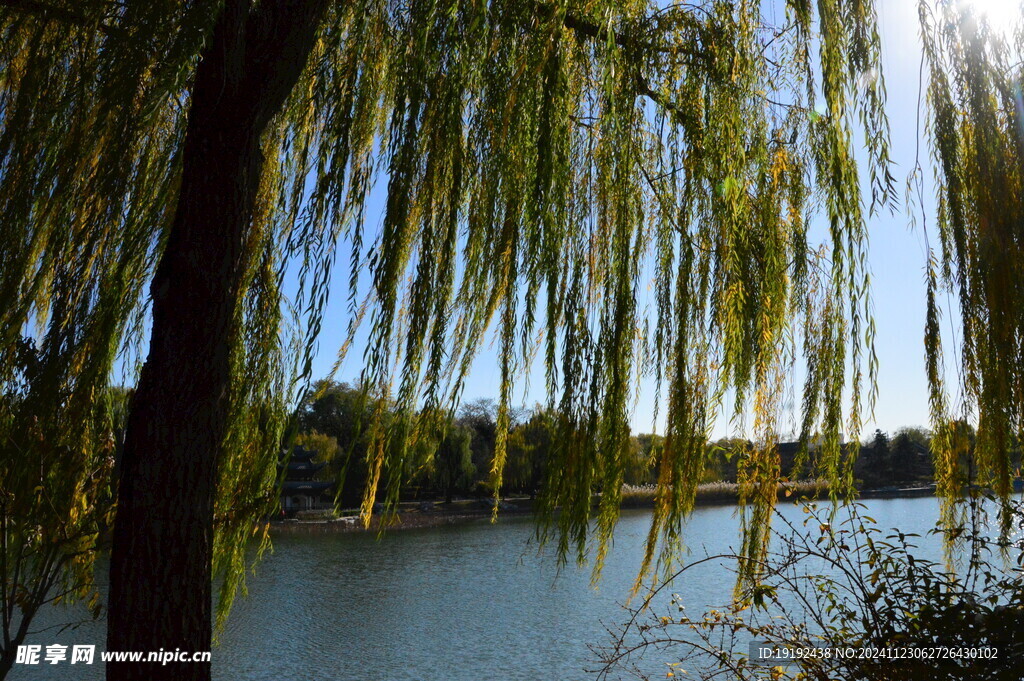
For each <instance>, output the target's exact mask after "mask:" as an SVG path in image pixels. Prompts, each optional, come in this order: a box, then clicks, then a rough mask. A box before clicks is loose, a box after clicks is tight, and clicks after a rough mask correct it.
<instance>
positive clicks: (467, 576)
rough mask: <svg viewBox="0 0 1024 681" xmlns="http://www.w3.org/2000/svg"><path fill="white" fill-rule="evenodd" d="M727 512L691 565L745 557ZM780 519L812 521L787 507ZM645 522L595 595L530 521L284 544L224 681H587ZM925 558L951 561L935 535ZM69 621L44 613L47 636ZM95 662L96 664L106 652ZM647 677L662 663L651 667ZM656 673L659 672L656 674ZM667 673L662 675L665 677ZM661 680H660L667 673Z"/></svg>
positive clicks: (628, 579) (693, 533) (53, 671)
mask: <svg viewBox="0 0 1024 681" xmlns="http://www.w3.org/2000/svg"><path fill="white" fill-rule="evenodd" d="M864 503H865V504H866V506H867V508H866V509H865V510H864V511H863V512H864V513H866V514H868V515H870V516H872V517H874V518H875V519H876V520H877V521H878V524H879V526H880V527H882V528H890V527H895V528H899V529H900V530H901V531H904V532H918V533H922V534H923V533H925V532H927V530H928V529H930V528H931V527H932V526H933V525H934V523H935V519H936V518H937V516H938V501H937V500H936V499H934V498H931V497H924V498H911V499H876V500H869V501H866V502H864ZM735 510H736V509H735V507H733V506H713V507H703V508H698V509H697V510H696V511H695V512H694V514H693V516H692V517H691V519H690V520H689V522H688V525H687V527H686V530H685V533H684V536H685V538H686V542H687V545H688V546H689V547H690V553H689V558H688V559H689V560H691V561H693V560H696V559H698V558H701V557H703V556H705V555H708V554H718V553H724V552H728V551H730V549H732V548H734V547H736V546H738V520H737V518H736V516H735ZM782 513H783V514H784V515H785V516H786V517H789V518H792V519H794V520H798V519H801V518H803V517H805V516H804V515H803V513H802V512H801V511H800V509H799V508H797V507H795V506H794V505H792V504H787V505H784V506H783V508H782ZM649 519H650V514H649V512H647V511H627V512H624V513H623V516H622V519H621V521H620V523H619V526H618V528H617V530H616V533H615V540H614V545H613V547H612V548H611V550H610V551H609V554H608V557H607V560H606V563H605V568H604V570H603V572H602V577H601V580H600V582H599V583H598V584H597V587H596V588H595V587H593V586H592V585H591V581H590V571H589V569H588V568H582V569H580V568H577V567H576V566H575V565H569V566H568V567H565V568H563V569H562V570H561V571H559V570H558V567H557V563H556V560H555V556H554V552H553V550H549V549H545V550H543V551H541V552H538V550H537V547H536V545H535V544H532V543H530V540H531V538H532V537H533V531H534V525H533V522H532V520H531V519H529V518H522V517H509V518H502V519H499V522H498V523H497V524H491V523H489V522H487V521H480V522H472V523H468V524H462V525H449V526H444V527H438V528H430V529H418V530H402V531H393V532H390V533H389V534H387V535H386V536H385V537H384V538H383V539H380V540H378V539H377V538H376V537H375V536H374V535H368V534H343V533H337V534H335V533H317V534H291V533H289V534H278V535H275V536H274V552H273V553H272V554H268V555H267V556H266V557H265V558H264V560H263V561H262V562H261V563H260V564H259V566H258V567H257V570H256V573H255V575H251V576H250V577H249V580H248V583H249V596H248V597H247V598H242V597H240V598H239V599H238V600H237V601H236V605H235V608H234V610H233V612H232V615H231V618H230V620H229V622H228V624H227V627H226V630H225V631H224V632H223V634H222V636H221V640H220V644H219V645H218V646H217V647H215V648H214V650H213V670H214V678H217V679H231V680H232V681H235V680H238V681H270V680H273V681H279V680H281V679H337V680H348V679H353V680H361V681H407V680H408V681H412V680H417V681H432V680H435V679H436V680H438V681H441V680H444V681H478V680H479V679H482V678H502V679H522V680H524V681H533V680H542V679H543V680H551V679H560V680H569V681H574V680H576V679H587V678H593V675H592V674H588V673H587V671H586V670H587V669H593V668H594V667H595V666H596V662H595V660H596V655H595V654H594V653H593V652H592V651H591V649H590V647H589V646H591V645H605V644H608V643H609V642H610V640H611V638H610V635H609V633H608V631H607V629H606V627H611V628H615V627H617V626H618V625H620V624H621V623H622V622H624V621H625V620H626V619H627V617H628V613H627V612H626V611H625V610H624V609H623V608H622V603H623V602H625V600H626V599H627V598H628V596H629V591H630V587H631V586H632V584H633V580H634V578H635V576H636V572H637V569H638V568H639V565H640V560H641V557H642V549H643V542H644V539H645V537H646V533H647V529H648V524H649ZM919 541H920V543H921V550H920V553H919V555H921V556H922V557H928V558H931V559H933V560H937V559H940V558H941V553H942V550H941V545H940V543H939V541H938V540H936V539H935V538H933V537H925V538H922V539H921V540H919ZM733 580H734V576H733V574H732V573H731V572H730V571H729V569H727V566H723V565H722V564H720V563H717V562H713V563H708V564H705V565H702V566H699V567H698V568H695V569H694V570H693V571H691V572H688V573H687V574H686V575H685V578H684V579H682V580H680V581H678V582H677V583H675V584H673V585H672V587H671V589H670V590H668V591H666V594H665V598H664V599H663V600H664V601H665V602H664V603H658V602H655V603H654V606H655V607H656V608H657V607H659V606H661V607H667V605H668V599H669V597H670V595H671V593H678V594H680V595H681V596H682V598H683V600H684V602H685V603H686V605H687V611H688V612H690V613H691V614H696V613H699V612H701V611H702V610H703V609H704V608H706V607H708V606H722V605H725V604H726V603H728V601H729V598H730V595H731V590H732V587H733V583H734V582H733ZM71 614H72V613H69V612H67V611H63V610H56V611H55V612H50V613H47V616H46V617H45V618H44V621H43V622H42V623H43V624H52V623H56V622H57V621H59V620H60V618H65V619H66V618H68V617H69V616H70V615H71ZM104 638H105V634H104V624H103V622H102V621H100V622H89V623H86V624H84V625H82V626H81V627H79V628H78V629H76V630H73V631H66V632H63V633H60V634H57V633H55V632H53V631H49V632H44V633H41V634H39V635H37V636H35V637H34V639H33V641H32V642H33V643H38V644H42V645H44V646H45V645H46V644H50V643H58V642H59V643H65V644H95V645H96V646H97V650H102V649H103V647H104V646H103V643H104ZM97 660H98V654H97ZM651 664H652V665H655V666H657V665H663V664H664V662H663V661H660V660H653V661H652V662H651ZM655 668H657V667H655ZM660 668H661V669H662V670H663V669H664V667H663V666H661V667H660ZM102 672H103V668H102V665H101V664H99V662H98V661H97V662H96V663H94V664H93V665H91V666H90V665H82V664H77V665H71V664H69V663H67V662H63V663H59V664H58V665H52V666H51V665H40V666H37V667H31V666H25V665H16V666H15V668H14V670H13V671H12V673H11V675H10V677H9V678H10V679H11V681H28V680H30V679H32V680H34V679H100V678H102V676H103V674H102ZM662 676H663V675H662Z"/></svg>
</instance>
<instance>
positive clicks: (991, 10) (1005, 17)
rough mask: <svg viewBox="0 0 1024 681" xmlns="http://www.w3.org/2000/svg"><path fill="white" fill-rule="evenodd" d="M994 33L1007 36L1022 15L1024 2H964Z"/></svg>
mask: <svg viewBox="0 0 1024 681" xmlns="http://www.w3.org/2000/svg"><path fill="white" fill-rule="evenodd" d="M965 2H966V4H969V5H970V6H971V7H973V8H974V10H975V11H976V12H977V13H978V14H980V15H981V16H982V17H984V19H985V20H986V21H987V22H988V25H989V27H991V28H992V29H993V30H994V31H998V32H1000V33H1003V34H1006V35H1009V34H1010V33H1012V32H1013V28H1014V27H1015V26H1016V25H1017V24H1019V23H1020V20H1021V17H1022V15H1024V0H965Z"/></svg>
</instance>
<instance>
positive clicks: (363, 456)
mask: <svg viewBox="0 0 1024 681" xmlns="http://www.w3.org/2000/svg"><path fill="white" fill-rule="evenodd" d="M377 407H379V404H378V403H376V402H375V401H374V400H372V399H370V398H368V397H367V396H366V395H365V394H364V393H363V392H362V391H360V390H358V389H356V388H354V387H352V386H350V385H348V384H346V383H337V382H329V383H328V382H321V383H320V384H318V385H317V386H316V389H315V390H314V391H313V392H312V393H311V397H310V398H308V399H307V400H306V401H305V402H304V403H303V404H302V406H301V408H300V410H299V412H298V420H297V427H298V433H299V435H298V441H299V442H300V443H301V444H303V445H304V446H306V447H308V448H310V449H313V450H315V451H316V452H317V454H318V460H320V461H322V462H325V463H327V466H326V467H325V468H324V469H323V471H321V474H320V475H321V476H322V479H324V480H340V481H341V499H340V500H341V505H342V506H344V507H355V506H358V505H359V504H360V502H361V501H362V498H363V493H364V491H365V487H366V484H367V477H368V475H369V471H368V467H367V463H366V462H367V458H368V457H367V448H368V447H369V446H370V442H371V438H370V437H369V435H368V431H367V427H366V424H367V423H368V422H369V420H370V418H371V412H372V410H373V409H375V408H377ZM558 416H559V415H558V413H557V412H555V411H553V410H551V409H549V408H545V407H542V406H540V405H536V406H535V407H533V408H532V409H526V408H521V409H518V410H515V411H514V412H513V414H512V418H511V422H510V428H509V432H508V434H507V438H508V440H507V441H508V455H507V460H506V463H505V469H504V482H503V486H502V492H503V494H514V495H524V496H529V497H531V498H533V497H535V496H536V494H537V492H538V490H539V488H540V486H541V484H542V478H543V474H544V470H545V462H546V461H547V460H548V457H549V456H550V452H551V450H552V448H553V447H554V446H555V442H554V438H555V433H556V432H557V419H558ZM385 418H387V416H385ZM385 425H386V424H385ZM963 429H964V432H965V434H966V437H967V438H968V440H969V439H970V437H972V434H973V429H971V428H970V426H969V425H967V424H963ZM968 431H969V432H968ZM497 437H498V423H497V404H496V403H495V401H494V400H490V399H476V400H472V401H469V402H467V403H465V404H463V405H462V407H461V408H460V409H459V410H458V411H457V412H456V413H454V414H450V415H449V414H445V415H443V417H442V418H441V419H440V420H439V426H438V428H437V430H436V432H434V433H431V434H430V436H429V437H423V438H420V440H419V441H418V443H417V445H416V450H415V451H414V452H413V453H412V455H411V456H405V457H402V461H403V469H402V470H400V471H398V472H397V473H396V474H399V475H402V477H403V484H402V494H401V496H402V498H403V499H406V500H411V499H443V500H445V501H447V502H450V501H452V500H453V499H455V498H457V497H463V498H465V497H477V498H490V497H492V496H493V495H494V489H493V486H492V483H491V479H492V478H491V469H492V464H493V460H494V450H495V443H496V441H497ZM930 442H931V434H930V432H929V431H927V430H926V429H924V428H920V427H905V428H901V429H899V430H897V431H896V432H895V433H892V434H890V433H885V432H882V431H881V430H876V431H875V433H874V435H873V436H872V437H871V438H869V439H868V440H867V441H866V442H863V443H861V445H860V451H859V454H858V457H857V460H856V463H855V465H854V477H855V479H856V480H857V483H858V485H859V486H860V487H862V488H876V487H887V486H906V485H919V484H928V483H931V482H932V481H933V480H934V468H933V464H932V459H931V454H930ZM661 446H662V437H661V436H660V435H656V434H651V433H640V434H637V435H633V436H631V437H630V439H629V443H628V447H629V452H628V456H627V460H628V461H629V462H630V466H629V467H628V469H627V471H626V476H625V482H626V483H627V484H630V485H649V484H654V483H655V482H656V480H657V469H656V461H657V453H658V450H659V448H660V447H661ZM751 446H752V444H751V443H750V442H749V441H745V440H742V439H737V438H723V439H719V440H716V441H713V442H709V443H708V445H707V448H706V461H705V466H704V475H703V479H702V480H701V481H700V482H702V483H705V482H719V481H721V482H736V479H737V469H738V466H739V465H740V462H741V460H742V459H743V456H744V451H746V450H747V449H749V448H750V447H751ZM847 446H849V445H847ZM798 449H799V448H798V446H797V445H796V444H795V443H783V444H781V445H780V446H779V454H780V463H781V468H782V474H783V475H784V476H786V477H788V478H790V479H794V480H797V479H810V478H815V477H819V475H820V473H819V472H818V471H817V470H816V453H817V448H816V446H815V443H813V442H811V443H810V444H809V446H808V453H807V456H806V461H805V462H804V463H803V465H801V466H799V467H797V466H794V463H795V461H796V459H797V451H798ZM1015 451H1016V452H1017V454H1016V455H1015V457H1014V459H1015V460H1016V461H1019V459H1020V457H1019V448H1017V449H1016V450H1015ZM396 458H397V457H396ZM965 466H966V464H965ZM967 476H968V477H969V473H968V474H967Z"/></svg>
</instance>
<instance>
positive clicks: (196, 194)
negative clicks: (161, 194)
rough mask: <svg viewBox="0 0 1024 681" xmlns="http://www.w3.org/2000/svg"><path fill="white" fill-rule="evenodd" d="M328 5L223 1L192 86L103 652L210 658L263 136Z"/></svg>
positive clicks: (157, 668) (171, 673)
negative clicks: (236, 361)
mask: <svg viewBox="0 0 1024 681" xmlns="http://www.w3.org/2000/svg"><path fill="white" fill-rule="evenodd" d="M327 2H328V0H262V2H260V3H259V4H258V5H256V7H255V9H254V8H252V7H251V6H250V2H249V0H228V1H227V2H226V3H225V6H224V8H223V10H222V14H221V16H220V17H219V19H218V21H217V25H216V28H215V30H214V32H213V36H212V39H211V41H210V42H209V43H208V44H207V46H206V48H205V49H204V51H203V54H202V59H201V61H200V63H199V64H198V66H197V69H196V74H195V81H194V84H193V87H192V97H191V108H190V110H189V114H188V116H189V120H188V127H187V132H186V137H185V142H184V149H183V158H182V177H181V185H180V190H179V192H180V193H179V196H178V201H177V207H176V212H175V216H174V220H173V223H172V227H171V232H170V234H169V237H168V241H167V246H166V249H165V251H164V253H163V255H162V257H161V260H160V263H159V266H158V268H157V272H156V275H155V277H154V280H153V284H152V289H151V294H152V299H153V327H152V334H151V338H150V346H149V356H148V358H147V360H146V363H145V366H144V367H143V369H142V375H141V377H140V380H139V384H138V388H137V390H136V393H135V397H134V399H133V402H132V406H131V413H130V415H129V419H128V428H127V434H126V438H125V448H124V456H123V461H122V468H121V477H120V484H119V495H118V510H117V516H116V520H115V524H114V535H113V547H112V552H111V560H110V598H109V604H108V634H107V650H109V651H143V652H145V651H159V650H160V649H163V650H165V651H176V650H178V649H180V650H181V651H182V652H188V653H192V652H195V651H207V650H210V645H211V634H212V627H211V613H212V602H211V601H212V587H211V557H212V556H211V551H212V544H213V500H214V491H215V485H216V480H217V461H218V458H219V452H220V450H221V447H222V443H223V440H224V436H225V429H226V422H227V407H228V404H227V395H228V382H229V379H230V365H229V359H230V358H229V351H230V344H231V338H232V336H233V334H235V333H236V331H237V329H235V328H234V327H235V323H234V320H235V319H236V311H237V309H238V306H239V303H240V301H239V296H240V292H241V287H242V285H243V282H242V280H243V276H244V272H245V269H246V263H245V262H244V259H245V253H244V244H245V241H246V237H247V235H248V232H249V228H250V224H251V220H252V213H253V207H254V202H255V199H256V193H257V188H258V185H259V178H260V173H261V172H262V169H263V162H264V161H263V157H262V155H261V152H260V135H261V134H262V132H263V131H264V130H265V128H266V126H267V124H268V123H269V121H270V120H271V118H272V117H273V116H274V114H275V113H277V112H278V111H279V110H280V108H281V106H282V105H283V103H284V101H285V99H286V97H287V95H288V93H289V92H290V91H291V90H292V88H293V87H294V85H295V83H296V81H297V79H298V76H299V74H300V72H301V71H302V68H303V67H304V65H305V63H306V60H307V58H308V56H309V53H310V51H311V49H312V47H313V44H314V42H315V34H316V29H317V27H318V25H319V24H320V22H321V21H322V18H323V15H324V12H325V10H326V7H327ZM107 678H108V679H111V680H112V681H128V680H129V679H131V680H136V679H146V680H147V681H149V680H159V679H168V680H170V679H174V680H175V681H177V680H179V679H180V680H185V679H209V678H210V665H209V664H208V663H192V662H187V663H171V664H166V665H161V664H159V663H144V662H143V663H124V662H122V663H108V665H107Z"/></svg>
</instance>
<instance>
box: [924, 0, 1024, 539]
mask: <svg viewBox="0 0 1024 681" xmlns="http://www.w3.org/2000/svg"><path fill="white" fill-rule="evenodd" d="M1013 4H1014V3H1008V6H1013ZM1016 8H1017V9H1016V22H1011V23H1010V25H1009V26H1007V25H1003V24H999V23H995V22H993V21H991V20H990V19H989V18H988V17H986V16H985V15H984V14H983V13H981V12H979V11H978V10H977V8H976V7H975V6H973V5H971V4H970V3H956V2H945V1H938V2H926V1H924V0H922V1H921V2H920V3H919V14H920V20H921V28H922V36H923V38H924V59H925V64H926V65H927V70H926V71H924V72H923V73H924V78H925V80H924V83H923V85H924V86H926V91H925V92H926V103H927V114H928V118H927V128H928V137H929V141H930V144H931V149H932V156H933V160H934V170H935V176H936V180H937V184H938V190H939V191H938V206H937V216H936V217H937V219H936V220H935V227H934V228H933V229H932V230H931V231H930V232H929V231H928V229H927V227H928V224H927V223H925V228H926V229H925V233H926V234H928V235H930V236H932V237H934V236H935V233H936V232H937V234H938V245H937V251H938V252H937V253H933V254H932V258H931V260H930V266H929V270H928V293H927V295H928V318H927V328H926V336H925V342H926V350H927V359H928V365H927V366H928V380H929V385H930V388H931V411H932V420H933V423H934V425H935V431H936V437H935V438H933V440H932V448H933V451H934V453H935V456H936V477H937V482H938V487H939V491H940V493H942V494H943V496H944V497H945V498H946V499H949V500H952V499H956V498H958V497H960V496H962V493H963V491H964V489H965V488H966V486H967V485H968V484H980V485H982V486H985V487H989V488H991V489H992V490H994V491H995V492H996V494H997V495H998V497H999V498H1000V499H1001V500H1002V501H1003V509H1002V511H1003V512H1002V514H1001V515H1002V529H1003V532H1004V534H1005V533H1006V532H1008V531H1009V530H1010V526H1009V523H1010V521H1011V514H1010V513H1009V506H1008V504H1007V503H1006V502H1008V500H1009V497H1010V495H1011V494H1012V492H1013V478H1014V477H1015V476H1016V475H1017V474H1018V472H1017V471H1015V470H1014V466H1013V462H1012V461H1011V457H1010V454H1009V452H1010V450H1011V449H1012V445H1013V443H1014V441H1016V442H1020V441H1021V438H1022V436H1024V361H1022V360H1024V355H1022V349H1024V201H1021V196H1022V192H1024V90H1022V85H1024V69H1022V63H1024V5H1022V4H1019V3H1017V4H1016ZM925 64H923V65H922V66H924V65H925ZM950 292H951V293H952V294H953V296H955V298H952V297H950V298H947V297H946V295H944V293H950ZM944 300H956V301H957V303H958V305H959V317H960V328H959V332H957V330H954V332H953V338H954V342H955V343H957V344H958V346H959V347H958V348H957V350H958V351H959V357H958V358H956V364H957V372H956V375H957V377H958V380H959V382H960V385H959V386H955V387H956V388H957V389H958V395H959V397H958V400H957V403H956V404H955V405H951V404H950V403H949V397H948V395H947V385H946V375H945V371H944V368H943V353H942V343H941V339H942V337H943V335H944V334H943V332H942V328H941V317H942V315H941V310H942V303H943V301H944ZM967 423H975V424H976V425H977V433H976V441H971V440H969V439H968V438H967V437H966V433H967V432H968V431H969V430H970V428H969V427H965V425H966V424H967ZM971 450H973V453H971ZM968 454H970V459H971V461H970V464H971V465H970V466H964V464H963V461H964V460H965V458H966V457H967V456H968ZM958 510H962V509H958V507H957V505H956V504H952V503H949V504H946V507H945V515H946V520H947V521H948V522H950V523H953V524H956V523H958V522H960V520H961V518H960V517H958V516H959V514H958Z"/></svg>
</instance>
